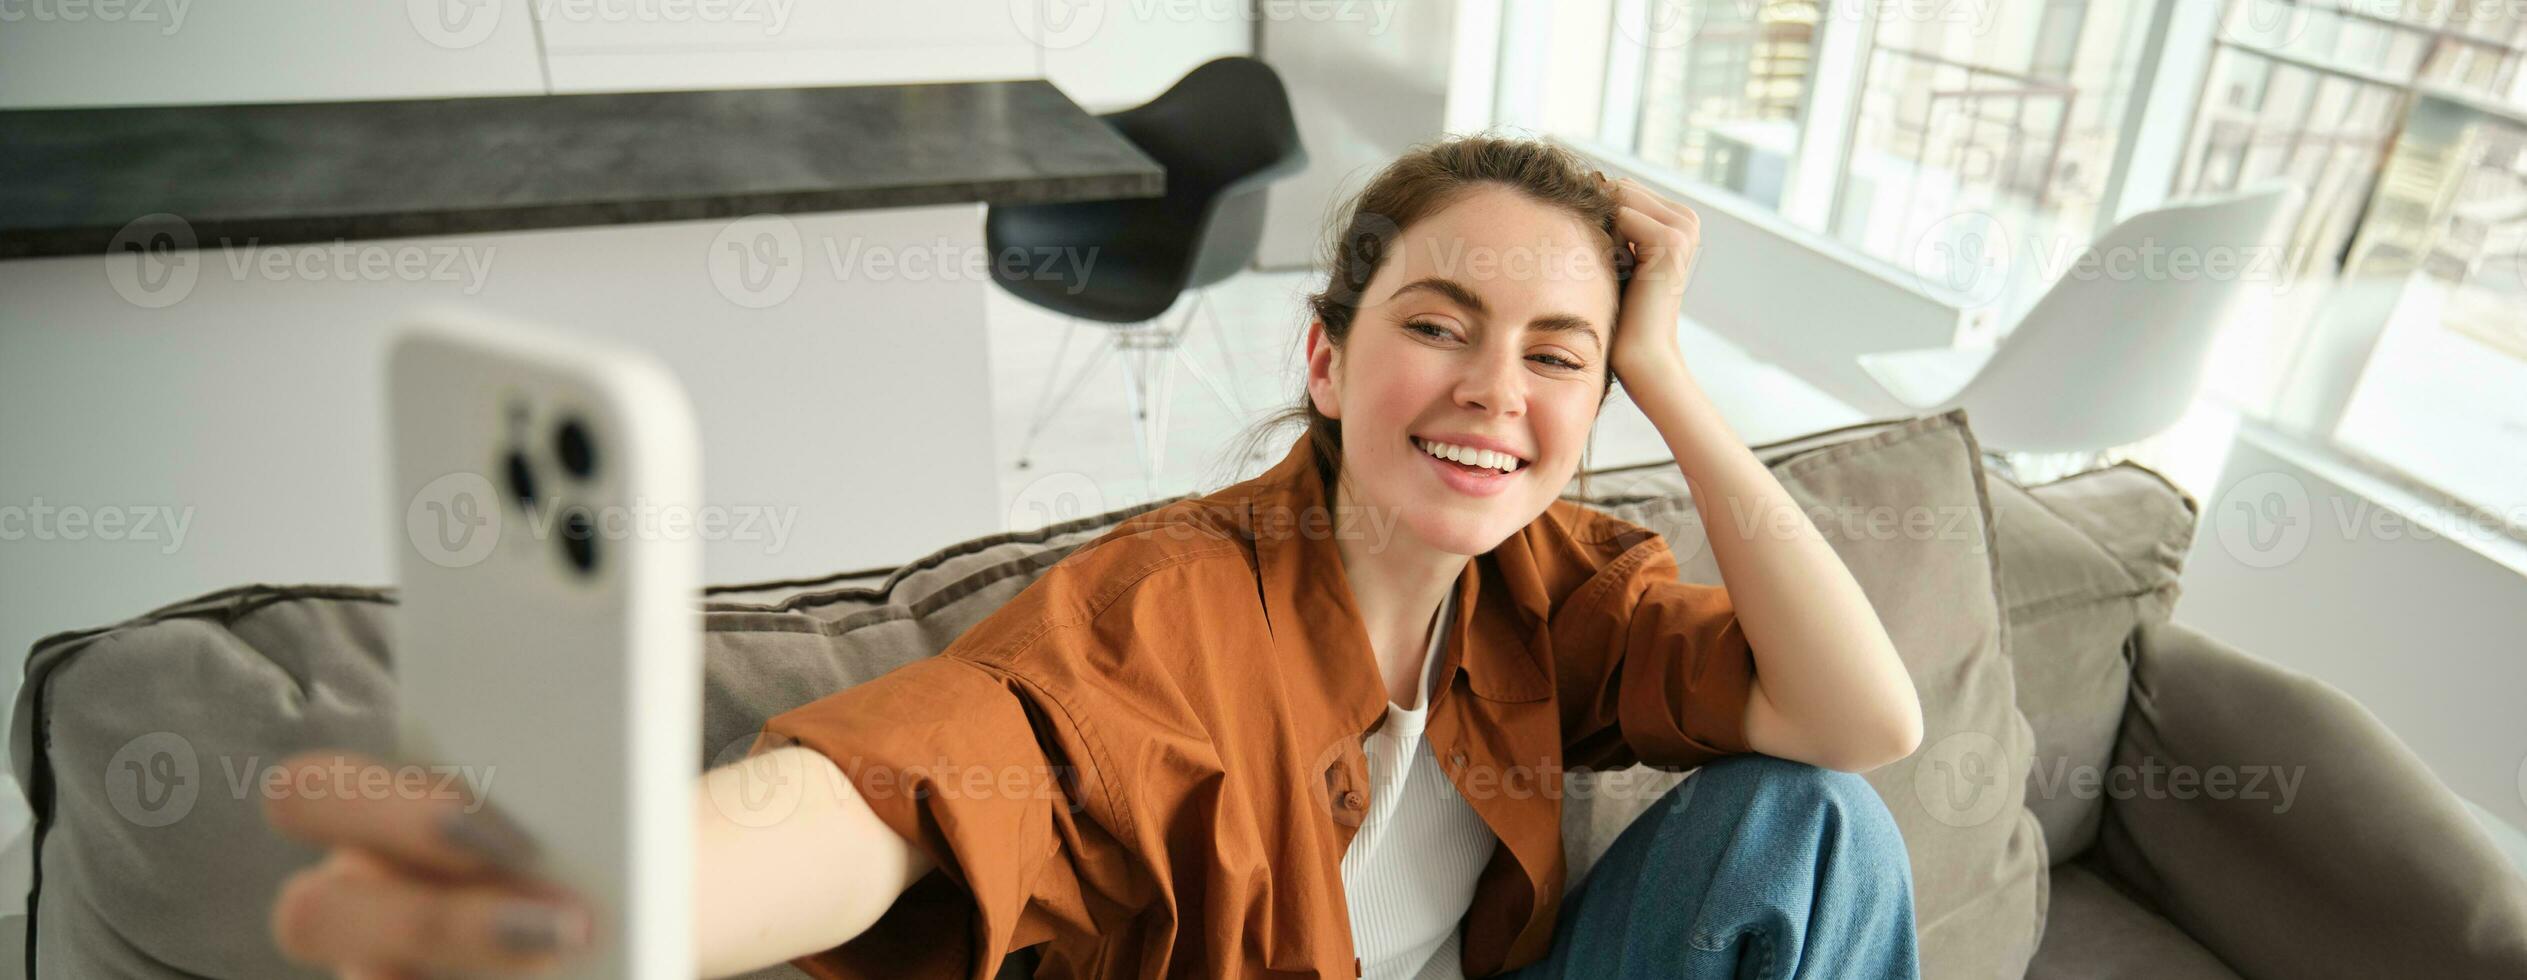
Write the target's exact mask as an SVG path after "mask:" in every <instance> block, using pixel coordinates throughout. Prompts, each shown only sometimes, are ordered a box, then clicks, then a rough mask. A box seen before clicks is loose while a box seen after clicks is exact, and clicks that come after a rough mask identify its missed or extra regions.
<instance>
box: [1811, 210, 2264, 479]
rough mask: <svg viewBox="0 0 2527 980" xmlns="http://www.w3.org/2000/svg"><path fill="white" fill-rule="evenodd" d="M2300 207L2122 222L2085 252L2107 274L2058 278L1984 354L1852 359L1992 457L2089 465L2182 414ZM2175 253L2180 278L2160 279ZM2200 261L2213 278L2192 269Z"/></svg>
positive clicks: (2167, 213)
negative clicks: (1960, 412) (1953, 414)
mask: <svg viewBox="0 0 2527 980" xmlns="http://www.w3.org/2000/svg"><path fill="white" fill-rule="evenodd" d="M2301 197H2302V194H2301V192H2300V190H2299V189H2298V187H2297V186H2296V185H2293V184H2290V183H2288V182H2286V181H2274V182H2269V183H2264V184H2258V185H2256V186H2254V187H2251V188H2249V189H2247V190H2245V191H2242V192H2240V193H2237V194H2234V195H2230V196H2225V197H2217V198H2205V199H2199V200H2194V201H2187V202H2183V203H2178V204H2173V205H2170V206H2167V207H2164V208H2160V209H2158V210H2155V211H2145V212H2143V213H2140V214H2136V215H2133V216H2132V217H2130V218H2126V219H2124V220H2123V221H2122V222H2120V223H2118V224H2116V225H2115V226H2114V228H2112V229H2110V230H2108V231H2107V232H2106V234H2105V235H2104V236H2102V237H2100V238H2099V239H2098V240H2097V241H2096V242H2095V243H2094V244H2092V245H2090V246H2089V247H2088V251H2092V252H2095V253H2097V254H2098V255H2099V256H2100V257H2101V258H2111V259H2113V260H2114V261H2113V262H2112V263H2102V262H2101V264H2100V266H2099V268H2098V270H2097V271H2096V272H2095V273H2093V274H2073V273H2066V274H2064V275H2063V276H2062V277H2061V278H2060V279H2059V280H2057V281H2055V282H2054V283H2053V285H2052V287H2051V288H2049V289H2047V290H2046V291H2045V294H2044V296H2043V297H2042V298H2041V299H2038V300H2037V301H2036V305H2035V308H2034V309H2031V310H2029V311H2027V315H2026V316H2025V317H2023V318H2021V319H2020V320H2019V321H2018V326H2017V327H2016V329H2013V330H2011V331H2010V332H2009V333H2008V335H2007V336H2006V337H2004V338H2002V340H2001V341H2000V342H1999V343H1998V344H1996V345H1994V346H1993V347H1991V348H1989V349H1958V348H1948V347H1936V348H1927V349H1921V350H1902V351H1882V352H1877V353H1870V354H1862V355H1860V368H1861V370H1863V371H1866V372H1868V374H1869V377H1870V378H1871V379H1872V380H1875V381H1876V382H1877V383H1878V385H1879V387H1882V388H1885V389H1886V390H1887V393H1888V394H1890V395H1893V396H1895V399H1896V400H1897V401H1899V402H1902V403H1904V404H1905V405H1906V406H1908V407H1911V408H1914V409H1917V410H1919V411H1921V412H1924V413H1930V414H1935V413H1939V412H1945V411H1948V410H1950V409H1953V408H1959V407H1963V408H1964V409H1965V410H1966V415H1967V416H1968V418H1969V419H1970V420H1971V421H1972V424H1973V425H1974V433H1975V436H1976V437H1977V438H1978V439H1979V440H1981V441H1982V442H1983V444H1984V445H1985V446H1987V447H1989V448H1990V449H1992V450H1996V451H1999V452H2003V453H2010V454H2039V455H2056V456H2059V455H2073V456H2077V457H2084V459H2083V462H2084V463H2095V462H2098V461H2100V460H2102V459H2103V457H2104V454H2105V453H2106V451H2107V450H2110V449H2114V448H2116V447H2120V446H2128V445H2131V444H2132V443H2136V442H2139V441H2141V440H2143V439H2147V438H2149V437H2151V436H2153V435H2157V434H2158V433H2160V432H2162V431H2165V430H2166V429H2167V428H2168V427H2169V426H2172V425H2174V424H2175V423H2176V420H2177V419H2178V418H2180V417H2182V416H2183V415H2184V414H2185V410H2186V407H2187V406H2188V405H2190V404H2191V403H2192V402H2193V399H2194V393H2195V392H2196V391H2198V390H2200V388H2201V387H2202V372H2203V362H2204V361H2205V360H2206V359H2207V358H2208V357H2209V355H2210V353H2211V344H2212V340H2213V339H2214V337H2215V335H2216V334H2217V333H2218V331H2219V328H2220V326H2221V325H2222V324H2224V323H2226V322H2228V321H2229V319H2230V318H2231V317H2232V316H2233V315H2234V314H2235V313H2236V312H2237V311H2238V310H2239V309H2240V307H2241V302H2242V301H2243V300H2245V299H2246V298H2247V297H2248V295H2249V293H2250V292H2251V291H2252V290H2253V289H2256V288H2263V289H2270V288H2272V283H2271V282H2270V281H2269V280H2270V279H2271V278H2272V277H2277V276H2280V275H2282V274H2283V272H2282V270H2283V269H2284V268H2285V267H2286V265H2287V263H2286V262H2284V261H2281V259H2280V257H2279V255H2278V253H2279V251H2280V250H2281V249H2282V247H2283V240H2284V237H2285V235H2286V234H2287V232H2288V229H2289V227H2290V225H2289V219H2290V218H2291V216H2292V215H2294V214H2295V213H2296V212H2297V210H2298V206H2299V203H2300V199H2301ZM2188 252H2189V253H2191V256H2190V260H2189V268H2190V273H2191V274H2189V275H2176V274H2170V273H2169V272H2168V271H2167V270H2169V269H2170V268H2171V265H2170V261H2169V260H2170V259H2171V258H2172V257H2174V256H2177V255H2179V254H2182V253H2188ZM2152 255H2155V256H2157V260H2156V262H2155V263H2154V264H2145V259H2147V258H2148V257H2150V256H2152ZM2259 255H2260V256H2262V257H2261V258H2259V257H2258V256H2259ZM2214 258H2217V259H2218V260H2219V261H2220V262H2222V263H2225V266H2226V267H2225V269H2218V270H2213V271H2205V270H2206V269H2207V268H2209V267H2210V266H2211V262H2210V261H2209V260H2212V259H2214ZM2250 261H2251V262H2253V263H2254V264H2251V265H2250V264H2249V262H2250ZM2071 268H2072V269H2074V270H2076V269H2078V268H2079V267H2078V266H2073V267H2071ZM2153 272H2156V273H2157V274H2153ZM2007 462H2008V459H2007V458H2006V457H2004V464H2006V463H2007ZM2015 475H2016V474H2015V473H2013V476H2015Z"/></svg>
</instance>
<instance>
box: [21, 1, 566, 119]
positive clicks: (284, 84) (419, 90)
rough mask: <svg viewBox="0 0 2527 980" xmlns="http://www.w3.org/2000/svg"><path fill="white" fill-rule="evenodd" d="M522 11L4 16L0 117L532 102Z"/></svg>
mask: <svg viewBox="0 0 2527 980" xmlns="http://www.w3.org/2000/svg"><path fill="white" fill-rule="evenodd" d="M529 2H530V0H446V3H447V4H448V8H447V9H449V10H450V11H452V12H453V13H452V14H451V16H452V17H455V18H458V20H459V23H460V25H461V26H460V27H459V28H458V29H457V30H455V31H448V30H444V29H442V28H441V27H440V26H439V22H437V21H435V20H433V19H432V18H430V17H429V16H428V15H427V14H428V7H427V3H426V2H416V3H412V4H407V3H403V2H383V0H371V2H349V3H345V2H342V0H127V2H124V3H120V4H115V3H98V4H79V3H56V2H49V0H48V2H45V3H40V4H39V3H33V2H23V3H9V4H7V5H6V6H4V7H0V10H9V11H12V12H13V13H14V14H15V15H16V16H15V17H14V18H13V19H9V20H6V21H0V108H34V107H53V106H95V105H135V104H144V103H147V104H171V103H208V102H286V101H292V100H300V99H391V98H419V97H427V96H442V95H520V94H530V93H535V92H541V91H543V87H544V83H543V78H542V75H541V73H540V72H539V71H538V70H537V69H536V57H535V43H536V42H535V27H534V25H533V24H532V23H530V22H529V18H528V17H527V15H526V10H527V4H528V3H529ZM100 8H103V9H104V10H111V11H113V13H111V14H107V13H104V12H101V10H100ZM71 11H81V13H80V14H78V17H77V19H67V18H68V16H69V14H70V12H71ZM425 28H426V30H425Z"/></svg>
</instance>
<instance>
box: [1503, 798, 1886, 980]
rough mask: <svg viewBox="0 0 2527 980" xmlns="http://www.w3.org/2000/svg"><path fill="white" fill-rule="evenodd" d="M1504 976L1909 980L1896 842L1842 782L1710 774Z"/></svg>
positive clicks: (1597, 877) (1630, 840) (1602, 872)
mask: <svg viewBox="0 0 2527 980" xmlns="http://www.w3.org/2000/svg"><path fill="white" fill-rule="evenodd" d="M1503 976H1508V977H1514V978H1517V980H1548V978H1553V980H1558V978H1562V977H1573V978H1583V977H1584V978H1589V980H1596V978H1632V977H1665V978H1688V980H1699V978H1712V980H1718V978H1730V980H1791V978H1800V980H1806V978H1818V980H1828V978H1831V980H1842V978H1859V977H1865V978H1870V980H1877V978H1885V977H1893V978H1902V980H1914V978H1918V977H1919V976H1921V964H1920V962H1919V959H1918V957H1917V955H1916V950H1915V948H1914V937H1913V871H1912V864H1911V861H1910V859H1909V858H1908V857H1907V856H1906V853H1905V850H1904V838H1903V836H1902V835H1901V834H1899V833H1898V832H1897V831H1896V829H1895V818H1894V817H1893V816H1892V815H1890V814H1888V813H1887V809H1886V804H1885V803H1884V802H1883V801H1881V800H1880V799H1879V798H1878V794H1877V792H1876V791H1875V790H1872V789H1870V788H1869V783H1868V781H1866V780H1863V779H1861V778H1860V777H1859V776H1858V775H1856V774H1853V773H1847V772H1840V771H1836V770H1832V769H1825V768H1821V767H1818V766H1812V765H1808V764H1807V763H1804V762H1792V761H1790V760H1787V759H1780V758H1775V757H1773V756H1768V755H1735V756H1726V757H1723V758H1720V759H1715V760H1713V761H1711V762H1710V763H1708V764H1706V765H1704V766H1703V767H1702V770H1701V771H1700V772H1696V773H1694V774H1693V776H1692V777H1691V778H1688V779H1686V780H1685V782H1684V784H1683V785H1681V786H1678V787H1676V788H1675V789H1673V790H1670V791H1668V793H1667V795H1665V796H1662V797H1660V798H1659V800H1658V802H1656V803H1654V804H1651V806H1650V808H1649V810H1647V811H1645V812H1643V813H1642V814H1641V816H1640V818H1639V819H1637V820H1635V821H1633V823H1632V825H1631V826H1629V827H1626V828H1624V831H1623V833H1622V834H1621V835H1618V836H1617V837H1616V838H1615V841H1614V844H1613V845H1612V846H1611V847H1609V848H1607V850H1606V853H1605V855H1604V857H1603V858H1601V859H1600V860H1599V861H1598V863H1597V864H1596V865H1595V866H1594V869H1593V870H1592V871H1590V872H1589V875H1588V879H1587V880H1586V881H1584V882H1582V883H1581V884H1580V887H1579V889H1578V890H1577V891H1575V892H1573V893H1572V894H1571V895H1570V897H1569V898H1568V899H1566V900H1565V901H1564V902H1563V903H1562V914H1561V919H1560V921H1559V923H1558V924H1556V925H1555V927H1554V933H1553V948H1552V950H1551V951H1549V952H1547V953H1546V954H1545V958H1544V959H1543V960H1542V961H1540V962H1537V963H1534V964H1531V965H1528V966H1526V967H1524V968H1521V969H1518V970H1513V971H1511V972H1509V973H1506V974H1503Z"/></svg>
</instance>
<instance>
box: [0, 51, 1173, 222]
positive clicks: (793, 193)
mask: <svg viewBox="0 0 2527 980" xmlns="http://www.w3.org/2000/svg"><path fill="white" fill-rule="evenodd" d="M1164 187H1165V173H1164V171H1162V170H1161V169H1160V167H1159V166H1158V164H1157V163H1156V162H1154V161H1152V160H1151V159H1150V158H1149V157H1148V156H1147V155H1145V154H1143V153H1141V151H1140V150H1139V148H1137V147H1135V146H1133V145H1132V144H1131V142H1129V141H1128V140H1125V139H1124V138H1123V137H1122V136H1121V135H1119V134H1117V133H1116V132H1115V131H1114V130H1113V129H1112V128H1110V127H1108V126H1106V125H1105V124H1104V123H1103V122H1101V121H1099V120H1098V119H1096V118H1095V117H1094V116H1091V115H1090V114H1088V112H1087V111H1086V110H1084V109H1081V108H1080V107H1079V106H1078V105H1077V104H1076V103H1073V102H1072V101H1071V100H1070V99H1069V97H1067V96H1065V95H1063V94H1062V93H1061V91H1060V90H1059V89H1056V88H1054V87H1053V86H1052V85H1051V84H1049V83H1046V82H1044V81H1041V80H1026V81H1004V82H958V83H946V84H922V85H860V86H827V87H816V88H786V89H726V90H710V91H687V92H632V93H605V94H593V95H543V96H516V97H501V98H456V99H408V100H391V101H368V102H297V103H276V104H245V105H202V106H148V107H121V108H99V109H28V110H14V111H5V112H0V258H22V257H32V256H46V255H79V254H96V253H100V252H103V251H105V250H107V249H108V248H109V247H110V246H112V245H113V244H114V240H115V236H116V235H117V234H118V233H120V232H122V231H123V230H124V229H125V228H126V227H128V226H132V223H133V222H134V221H135V220H136V219H139V218H141V217H142V216H144V215H151V214H160V213H165V214H173V215H175V216H176V217H178V218H181V219H182V221H181V222H180V223H169V222H162V223H153V224H151V225H147V226H143V227H148V228H152V229H156V228H161V227H165V226H167V225H173V226H174V227H176V228H178V229H180V231H179V233H178V235H177V242H176V244H177V245H178V246H179V247H192V246H204V245H211V244H216V243H223V242H225V243H236V244H242V243H245V242H248V241H253V242H255V243H257V244H260V245H279V244H291V243H303V242H321V241H333V240H336V239H372V238H408V237H417V236H426V235H457V234H470V233H479V232H497V231H518V230H530V229H545V228H565V227H587V226H596V225H616V224H630V223H641V222H660V221H686V220H694V219H709V218H728V217H736V216H742V215H748V214H757V213H767V212H769V213H781V214H791V213H801V212H825V211H843V210H856V209H870V208H895V207H911V206H919V205H936V204H953V203H960V202H989V203H1001V204H1028V203H1049V202H1058V201H1075V200H1100V199H1106V198H1116V197H1154V196H1157V195H1158V194H1160V193H1161V192H1162V191H1163V190H1164ZM187 234H189V235H190V237H191V238H192V239H193V240H192V241H184V240H183V239H184V237H185V236H186V235H187Z"/></svg>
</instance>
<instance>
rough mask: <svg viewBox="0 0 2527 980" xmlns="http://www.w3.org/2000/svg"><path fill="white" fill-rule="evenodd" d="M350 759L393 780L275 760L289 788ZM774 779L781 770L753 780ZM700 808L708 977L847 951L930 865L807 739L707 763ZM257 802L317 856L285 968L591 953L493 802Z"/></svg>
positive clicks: (285, 949)
mask: <svg viewBox="0 0 2527 980" xmlns="http://www.w3.org/2000/svg"><path fill="white" fill-rule="evenodd" d="M344 766H350V767H353V768H354V770H355V771H358V772H360V773H361V776H362V781H361V785H368V784H369V783H368V771H369V770H374V771H375V772H377V773H378V774H379V775H385V776H391V775H392V772H391V771H390V770H388V769H387V767H386V764H385V763H384V762H382V761H380V760H378V759H376V758H373V757H370V756H366V755H361V754H358V753H353V752H343V751H332V750H318V751H310V752H304V753H300V754H298V755H296V756H293V757H291V758H290V759H287V760H284V761H283V762H282V763H281V764H280V768H281V770H282V771H285V772H288V773H291V774H293V778H292V779H291V780H289V781H287V782H284V783H282V785H284V786H302V785H313V784H319V783H320V782H321V781H320V780H319V779H317V778H313V777H302V776H300V775H299V774H300V773H302V772H304V771H306V770H309V769H313V770H314V771H315V772H318V773H331V772H334V771H336V770H338V769H339V768H341V767H344ZM773 776H779V777H785V778H787V779H789V780H791V781H792V782H790V783H787V784H781V785H777V786H776V785H775V784H771V783H768V782H764V780H765V779H767V778H768V777H773ZM381 784H382V781H381ZM785 788H786V789H787V790H788V791H787V795H777V794H776V795H774V796H772V797H771V798H772V799H774V800H775V805H776V806H778V807H781V809H778V810H776V809H774V808H772V807H768V806H765V805H763V803H762V802H761V801H763V800H765V799H766V798H767V794H766V792H765V791H766V790H784V789H785ZM750 791H752V792H753V795H747V794H748V793H749V792H750ZM694 805H695V806H696V807H697V808H698V814H697V816H698V817H699V818H700V819H699V821H698V826H697V828H696V835H695V836H696V840H695V844H696V847H695V854H694V857H695V862H696V865H697V867H696V869H695V870H696V879H695V887H696V891H695V894H694V900H695V922H694V925H695V929H696V936H695V939H696V958H697V960H698V966H699V968H700V972H701V973H702V974H703V975H705V976H711V977H719V976H727V975H730V974H735V973H743V972H745V971H747V970H751V969H755V968H759V967H764V966H770V965H772V964H775V963H781V962H785V961H787V960H790V959H793V958H796V957H800V956H805V955H808V954H810V953H815V952H818V951H821V950H825V949H829V948H831V947H834V946H838V945H841V944H842V943H843V942H845V941H847V940H849V939H851V938H852V937H854V936H858V935H859V934H860V933H861V932H862V931H864V930H866V929H867V928H868V927H869V925H870V924H871V923H874V922H876V921H877V919H878V917H879V916H880V915H881V914H883V913H884V912H885V911H886V909H887V908H888V907H889V906H892V905H893V904H894V903H895V900H896V898H897V897H898V896H900V895H902V894H903V892H904V889H906V888H907V887H910V886H911V885H912V883H913V882H915V881H917V880H919V879H920V878H921V876H922V875H923V874H924V873H926V872H927V871H929V869H930V859H929V858H928V857H927V856H925V855H923V854H922V853H921V852H920V851H918V850H916V849H915V848H914V847H913V846H912V845H911V844H910V843H909V842H907V841H905V840H904V839H903V838H901V837H898V836H896V835H895V832H894V831H893V830H891V829H889V828H888V827H887V826H886V825H885V824H884V823H883V822H881V821H879V820H878V818H877V816H876V814H874V813H872V812H871V811H870V810H869V806H868V803H867V802H866V801H864V800H862V799H861V798H860V795H859V793H858V792H857V791H856V790H855V789H853V787H852V784H851V782H850V781H849V780H847V779H845V778H843V776H842V774H841V772H840V771H839V770H837V769H835V767H834V765H833V763H832V762H831V761H830V760H828V759H826V758H825V757H824V756H823V755H820V754H818V753H816V752H815V751H813V750H810V749H805V748H799V747H787V748H783V749H780V750H778V751H775V752H766V753H763V754H761V755H757V756H754V757H751V758H749V759H746V760H744V761H742V762H737V763H732V764H730V765H727V766H723V767H721V768H718V769H714V770H711V771H709V772H707V773H704V774H703V775H702V776H701V777H700V778H699V779H698V780H697V781H696V784H695V802H694ZM264 812H265V819H266V820H267V821H269V822H270V824H271V826H272V827H273V829H274V830H276V831H279V832H280V833H281V834H283V835H285V836H288V837H290V838H292V839H295V840H300V841H304V842H306V843H309V844H313V845H316V846H318V847H320V848H322V849H323V850H324V851H325V857H324V860H322V861H319V862H318V863H316V864H315V865H312V866H310V867H307V868H305V869H302V870H300V871H298V872H297V873H295V874H293V875H291V876H290V878H289V880H288V881H286V882H284V883H283V884H282V886H281V890H280V893H279V894H278V895H277V896H276V897H275V898H274V900H273V904H272V916H271V927H272V937H273V941H274V943H275V945H276V946H278V947H279V949H280V951H281V953H282V954H283V955H284V956H286V957H287V958H288V959H290V960H292V961H294V962H297V963H302V964H306V965H308V966H315V967H324V968H329V969H333V970H339V971H344V972H353V971H366V972H368V973H372V974H378V975H387V976H402V975H415V974H417V972H418V971H423V970H467V971H472V972H473V973H475V974H476V975H486V976H508V975H525V974H529V973H537V972H546V971H549V970H551V969H552V968H553V967H555V966H558V965H561V964H563V963H567V962H569V961H570V960H571V959H572V958H573V957H574V956H576V955H577V954H580V953H582V952H584V951H585V944H586V941H587V936H588V932H589V927H588V923H587V915H588V914H587V909H586V907H585V906H584V905H583V904H582V903H580V901H579V900H578V898H577V896H575V895H573V894H571V893H570V892H569V890H568V889H566V888H563V887H561V886H559V885H557V884H554V883H552V882H549V881H545V880H543V879H541V878H539V877H537V876H535V875H534V874H533V873H532V872H531V871H530V870H529V869H530V868H531V867H532V855H533V853H534V852H535V851H536V850H537V847H536V844H535V842H534V841H533V840H531V839H528V838H526V837H525V835H524V834H523V832H521V831H519V830H517V829H516V827H515V826H514V825H513V824H510V823H509V822H508V821H505V820H499V819H496V811H495V810H494V809H493V808H490V807H481V808H479V809H478V808H476V807H474V806H471V805H469V801H467V800H464V799H459V798H457V797H456V796H454V795H428V796H402V795H377V794H346V793H330V794H313V795H299V794H295V793H286V794H281V795H276V796H274V797H272V798H270V799H269V800H267V801H266V802H265V804H264ZM776 813H777V814H778V815H779V819H771V816H772V815H773V814H776Z"/></svg>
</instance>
